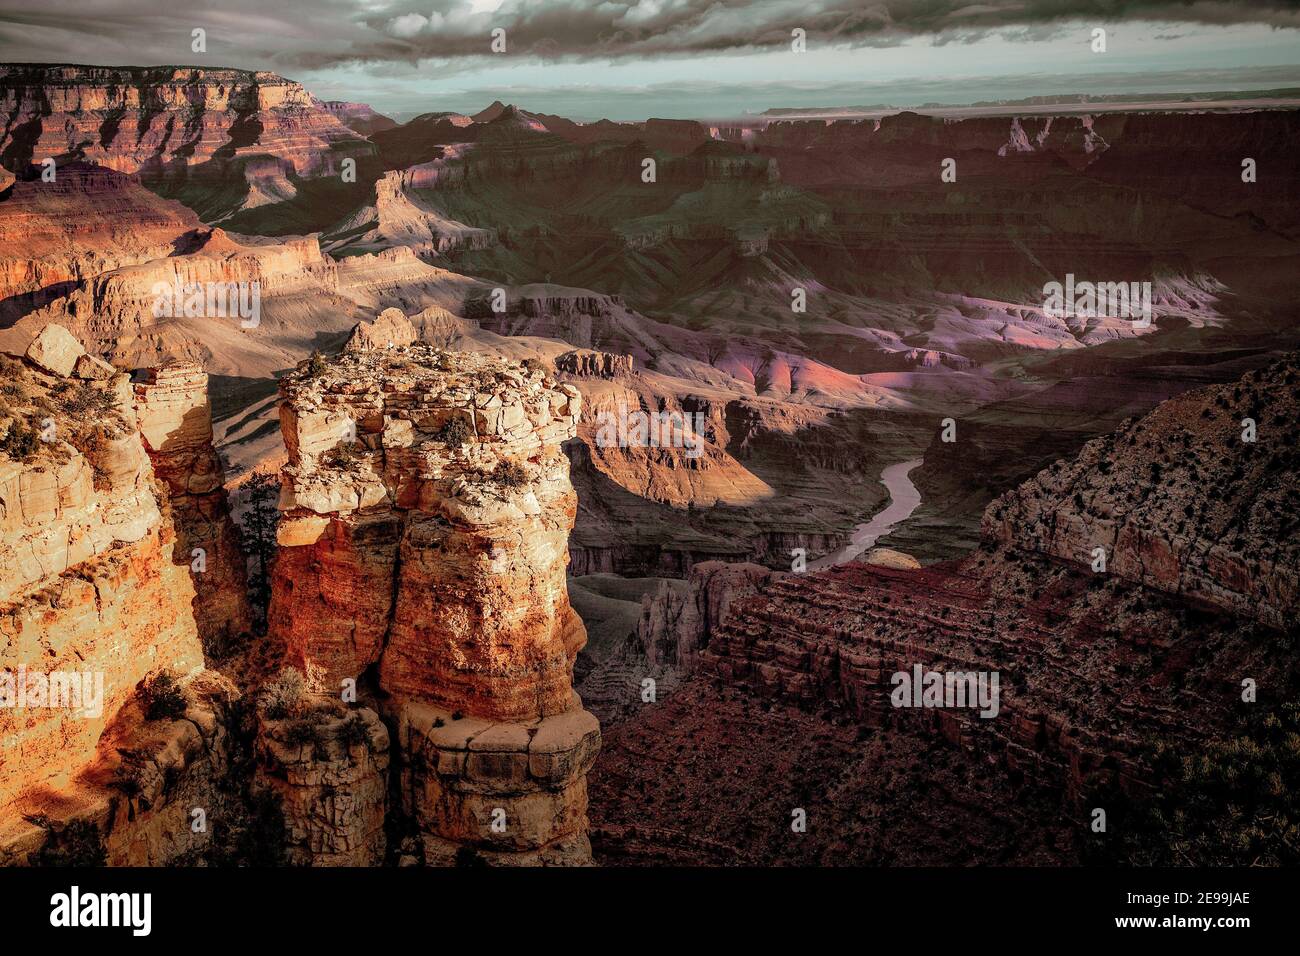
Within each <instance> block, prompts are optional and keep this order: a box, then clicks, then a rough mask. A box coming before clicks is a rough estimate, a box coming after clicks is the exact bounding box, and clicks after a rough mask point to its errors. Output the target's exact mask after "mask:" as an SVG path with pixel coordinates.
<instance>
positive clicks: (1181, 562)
mask: <svg viewBox="0 0 1300 956" xmlns="http://www.w3.org/2000/svg"><path fill="white" fill-rule="evenodd" d="M1298 385H1300V369H1298V367H1297V358H1296V356H1291V357H1289V358H1288V359H1287V360H1284V361H1282V362H1279V363H1277V364H1275V365H1273V366H1271V367H1269V368H1267V369H1263V370H1260V371H1256V372H1251V373H1248V374H1247V375H1246V376H1245V377H1244V378H1242V379H1241V380H1239V381H1238V382H1237V383H1235V384H1233V385H1229V386H1224V387H1218V388H1210V389H1202V390H1199V391H1196V392H1190V393H1188V394H1186V395H1184V396H1180V397H1178V398H1176V399H1173V400H1171V401H1168V402H1166V403H1164V404H1163V405H1161V406H1160V407H1158V408H1157V409H1156V410H1155V411H1154V412H1153V413H1152V414H1151V415H1149V416H1147V417H1146V418H1144V419H1142V420H1140V421H1138V422H1136V423H1131V424H1129V425H1126V426H1125V427H1124V428H1122V429H1120V430H1119V431H1118V432H1116V433H1115V434H1113V435H1111V436H1107V437H1105V438H1102V439H1097V440H1096V441H1094V442H1092V443H1090V445H1089V446H1088V447H1087V448H1085V450H1084V451H1083V453H1082V454H1081V455H1080V456H1079V458H1078V459H1076V460H1074V461H1062V462H1058V463H1057V464H1056V465H1055V466H1053V467H1051V468H1049V469H1047V470H1046V471H1044V472H1043V473H1042V474H1040V475H1039V476H1038V477H1037V478H1035V479H1032V480H1031V481H1029V482H1026V483H1025V484H1023V485H1021V486H1020V487H1019V488H1017V489H1015V490H1013V491H1011V492H1008V493H1006V494H1005V495H1003V496H1002V497H1001V498H1000V499H998V500H997V501H995V502H994V503H993V504H992V505H990V506H989V508H988V510H987V512H986V518H985V532H986V535H987V537H986V540H985V542H984V545H983V547H981V548H980V549H979V550H977V551H976V552H974V553H972V554H970V555H968V556H966V557H965V558H963V559H962V560H960V561H952V562H946V563H942V564H937V565H933V566H930V567H926V568H918V567H915V562H910V561H907V560H906V559H905V556H899V555H897V554H894V553H884V554H878V555H876V556H875V557H874V558H873V559H872V563H851V564H847V565H842V566H838V567H834V568H831V569H829V570H827V571H824V572H815V573H813V572H809V573H802V574H783V575H779V576H770V577H769V578H768V579H766V580H764V579H763V577H762V576H761V575H759V576H754V575H753V574H750V573H749V572H748V571H747V569H745V568H744V567H739V566H730V567H729V566H726V565H722V566H719V567H717V568H710V567H708V566H697V568H696V569H695V572H694V573H693V574H692V575H691V578H690V580H689V581H688V588H687V589H686V590H685V591H684V592H682V591H680V590H678V591H674V590H672V589H667V588H665V589H663V592H662V593H661V594H660V595H658V596H657V597H656V598H654V599H653V600H652V601H650V602H648V604H647V606H646V609H645V613H644V615H643V623H642V626H641V628H639V633H638V639H637V644H638V645H640V647H641V649H642V652H643V653H644V656H645V658H646V659H647V660H649V659H651V658H657V659H663V658H664V657H665V656H667V657H669V658H672V657H674V656H675V657H677V658H678V659H679V660H681V659H684V658H686V657H687V656H688V655H687V654H686V653H685V652H686V651H688V650H689V651H691V652H692V655H693V657H694V658H695V660H696V661H697V664H696V666H695V668H694V670H693V677H694V679H693V680H692V681H690V682H689V684H688V685H687V686H686V687H684V688H683V689H681V690H680V691H679V692H678V693H677V694H676V695H674V696H673V698H672V700H671V701H669V703H668V704H667V705H666V707H665V708H664V709H662V710H661V709H660V708H658V707H654V706H648V705H645V704H639V705H633V706H632V707H630V708H625V710H624V720H623V722H622V723H620V724H618V725H617V726H618V728H619V731H620V736H619V737H616V738H615V739H616V740H618V741H620V743H618V744H615V746H621V741H622V740H623V739H625V738H626V739H628V740H629V741H630V742H629V743H628V746H630V747H632V748H633V749H634V751H635V753H636V754H637V756H636V758H635V759H633V760H630V761H629V759H628V758H629V754H627V753H615V754H612V755H611V764H609V766H612V767H614V768H616V769H615V770H614V771H613V772H614V773H616V774H617V777H616V778H615V780H616V781H617V786H618V787H619V788H621V789H622V791H623V792H632V791H635V789H636V785H637V781H636V779H635V775H633V778H632V779H628V775H629V773H631V768H632V767H634V766H635V765H636V762H637V761H640V763H641V764H643V765H647V764H653V763H654V757H655V755H656V754H659V753H672V752H673V748H674V746H676V745H677V744H679V743H680V740H678V739H675V738H674V737H673V736H669V737H668V738H667V739H665V740H663V741H662V742H657V743H651V741H653V740H654V738H655V735H656V734H657V733H659V732H662V731H664V729H665V728H666V727H670V726H672V725H673V724H674V722H676V721H681V720H686V721H687V725H686V727H685V728H684V729H683V731H682V733H683V734H685V735H690V734H694V733H702V732H704V730H703V725H705V724H707V723H708V721H707V720H697V719H696V718H694V717H689V716H687V711H692V710H700V709H704V710H707V709H709V708H711V707H714V706H717V707H718V708H719V709H720V710H725V711H728V712H731V713H733V714H736V713H737V710H736V707H735V706H733V702H734V695H733V696H728V695H729V694H733V692H734V691H736V690H738V689H739V690H742V691H743V692H744V696H749V697H758V698H760V699H763V700H766V701H770V702H774V703H776V704H778V705H780V706H781V707H790V708H794V709H795V710H798V711H800V712H803V713H806V714H809V715H813V714H821V715H823V718H824V720H828V721H829V722H828V723H825V722H824V723H823V724H822V726H824V727H825V728H826V733H828V734H833V733H834V732H835V731H834V729H833V728H834V726H835V725H836V724H838V723H840V722H841V721H843V720H845V719H847V720H849V721H851V722H853V723H857V724H859V725H862V726H863V727H865V728H879V732H875V731H873V732H871V734H870V739H872V740H878V739H882V738H881V736H880V734H883V735H884V738H887V739H888V740H889V741H890V744H889V745H886V746H884V749H883V750H881V748H880V746H879V745H877V744H873V748H874V756H873V757H872V760H873V761H874V765H875V767H876V770H875V772H878V773H884V774H886V775H889V774H895V773H897V772H899V770H900V765H899V764H898V762H897V761H898V759H899V757H898V754H899V753H900V752H901V753H903V754H907V753H909V752H910V753H915V752H916V745H917V743H918V742H923V741H925V740H928V739H930V740H934V741H941V742H943V743H945V744H946V745H947V747H948V748H949V756H942V755H933V754H932V755H930V756H927V757H926V758H925V759H926V763H927V765H928V766H930V767H933V768H939V767H947V768H948V769H945V770H939V769H934V770H927V774H930V776H927V780H929V779H933V780H935V781H937V782H938V783H939V784H940V785H942V786H949V784H951V783H953V782H954V781H955V779H956V777H959V776H960V775H961V774H963V773H971V774H975V773H977V768H983V769H978V774H979V775H981V776H982V775H984V774H985V773H986V772H988V768H995V771H996V772H995V776H999V777H1002V778H1003V782H1002V783H1001V784H999V785H1000V786H1003V787H1006V788H1014V790H1015V791H1016V792H1017V793H1018V794H1026V793H1030V792H1032V793H1033V794H1034V796H1033V797H1032V799H1033V800H1035V801H1037V800H1039V799H1040V798H1041V799H1044V800H1048V803H1046V804H1043V805H1042V807H1041V813H1042V814H1047V815H1051V816H1059V818H1060V819H1061V821H1062V823H1063V825H1066V826H1067V827H1068V828H1069V829H1070V830H1071V832H1074V833H1076V834H1078V833H1079V832H1082V831H1081V830H1079V829H1075V828H1078V827H1081V826H1082V824H1081V823H1080V820H1081V819H1082V818H1083V816H1084V810H1085V809H1086V808H1087V807H1092V806H1096V805H1098V804H1097V803H1095V802H1086V801H1087V800H1088V799H1090V798H1095V796H1096V795H1098V794H1109V795H1110V796H1109V798H1108V799H1109V800H1115V799H1118V794H1121V793H1122V794H1125V795H1126V796H1127V797H1140V796H1141V795H1142V794H1144V793H1145V792H1147V790H1148V788H1149V787H1151V786H1152V785H1153V783H1154V782H1155V778H1154V776H1153V775H1154V773H1155V770H1154V769H1153V757H1152V755H1153V753H1155V752H1156V751H1155V748H1157V747H1158V746H1159V745H1166V746H1170V747H1173V748H1175V749H1174V752H1176V753H1187V752H1192V751H1194V750H1195V749H1196V748H1197V747H1199V746H1202V745H1203V744H1205V743H1206V742H1208V741H1211V740H1214V739H1216V738H1217V737H1218V736H1219V735H1221V734H1223V733H1224V732H1225V728H1230V727H1233V726H1234V725H1235V724H1234V721H1235V719H1236V715H1239V714H1240V709H1241V707H1242V700H1243V696H1242V687H1243V686H1244V685H1243V681H1244V680H1245V679H1246V678H1249V680H1250V681H1251V682H1252V684H1251V686H1254V685H1255V684H1258V686H1260V687H1267V688H1270V689H1271V690H1270V693H1272V694H1274V697H1273V700H1275V701H1279V700H1285V699H1286V694H1288V693H1289V692H1290V690H1289V689H1291V688H1293V687H1294V686H1295V679H1296V669H1295V661H1294V655H1293V654H1290V653H1289V652H1287V651H1286V648H1287V647H1289V640H1288V638H1287V637H1286V629H1287V628H1290V627H1291V624H1292V623H1293V621H1294V617H1295V607H1294V604H1293V603H1291V602H1293V600H1294V593H1295V592H1294V590H1293V583H1292V582H1294V581H1295V576H1296V573H1297V571H1298V570H1300V554H1298V553H1297V551H1296V542H1297V540H1298V539H1297V535H1296V530H1297V526H1296V519H1295V517H1294V515H1295V514H1296V504H1297V500H1298V496H1300V488H1298V487H1297V486H1296V483H1295V481H1294V475H1295V474H1296V472H1297V460H1296V450H1295V449H1296V445H1295V436H1296V435H1297V434H1300V417H1298V416H1297V409H1298V408H1300V405H1298V404H1297V394H1298V391H1297V388H1298ZM1243 417H1251V418H1254V419H1255V420H1256V422H1257V424H1258V432H1257V441H1256V442H1253V443H1252V442H1243V441H1241V440H1240V439H1241V435H1242V431H1241V428H1242V426H1241V425H1240V422H1241V419H1242V418H1243ZM1180 529H1181V530H1180ZM1094 544H1096V545H1097V546H1099V547H1103V548H1105V549H1106V550H1107V552H1108V557H1109V561H1108V563H1107V565H1106V567H1105V568H1104V569H1100V568H1097V569H1094V566H1093V565H1092V564H1091V563H1090V557H1091V556H1090V550H1089V549H1090V548H1091V547H1092V546H1093V545H1094ZM1080 549H1082V554H1083V557H1082V558H1080V556H1079V551H1080ZM1237 567H1241V568H1249V569H1250V573H1248V574H1235V573H1233V571H1232V569H1233V568H1237ZM724 569H727V570H729V573H727V574H724ZM737 584H739V588H737ZM729 594H730V595H734V596H732V597H731V598H730V600H728V601H727V602H726V610H725V614H724V613H720V610H721V609H720V608H718V609H716V610H715V606H717V605H719V604H721V600H720V599H722V598H725V597H726V596H727V595H729ZM706 611H707V613H706ZM702 625H705V626H702ZM918 666H919V667H922V668H923V669H925V670H927V671H929V670H935V671H940V672H954V671H957V672H962V673H967V674H985V675H991V674H996V675H999V676H1000V698H999V701H998V706H997V708H996V710H995V712H994V713H991V714H989V715H988V716H983V715H982V714H981V712H980V710H979V709H978V708H976V707H962V706H957V707H953V706H948V707H927V708H911V707H906V708H900V707H898V706H897V704H896V702H895V701H894V700H893V699H892V695H893V692H894V691H895V689H896V687H897V686H898V685H897V683H896V681H895V679H894V675H896V674H900V673H905V674H906V673H911V672H912V671H913V669H914V668H915V667H918ZM686 676H692V675H691V674H688V675H686ZM710 688H712V689H710ZM719 695H721V696H719ZM682 699H688V702H687V703H684V704H681V705H678V701H679V700H682ZM742 699H743V696H742ZM1259 706H1263V705H1262V704H1261V705H1259ZM683 708H685V710H683ZM738 716H742V717H743V722H744V723H750V722H752V720H751V718H750V712H749V708H748V707H745V708H743V715H738ZM784 719H785V718H781V719H777V720H775V726H768V727H767V728H766V730H761V729H760V730H758V731H756V732H759V733H762V732H772V733H781V732H782V731H781V730H780V726H779V725H780V724H781V722H782V720H784ZM801 719H802V718H801ZM867 733H868V732H867V731H865V730H864V731H863V734H860V735H859V737H858V740H859V741H861V740H862V739H863V735H864V734H867ZM923 746H924V745H923ZM764 747H765V742H764V741H763V740H761V739H757V738H748V737H747V738H744V739H743V740H741V741H740V742H738V744H737V749H739V750H742V751H744V752H745V753H746V754H754V755H756V756H758V757H759V759H766V758H765V757H764V756H763V755H764ZM646 748H649V749H648V751H647V749H646ZM661 748H662V749H661ZM953 754H955V755H956V756H953ZM647 757H649V759H647ZM911 759H915V758H911ZM963 767H964V768H965V769H962V768H963ZM711 772H712V771H711V764H710V763H709V762H708V761H705V765H704V766H701V767H697V768H696V769H695V770H694V771H693V773H695V774H696V775H697V778H696V779H695V780H694V781H693V783H692V784H691V786H692V787H694V788H695V789H697V790H698V792H699V793H700V794H704V793H706V792H708V791H709V789H710V788H709V787H708V785H707V782H708V779H709V776H708V775H709V774H710V773H711ZM839 772H841V773H842V772H843V771H842V767H841V769H840V771H839ZM701 774H702V775H703V776H699V775H701ZM953 774H955V775H956V776H953ZM613 783H614V781H604V782H603V783H602V784H601V786H602V787H605V788H607V787H609V786H610V785H611V784H613ZM610 796H611V792H610V791H609V790H607V789H606V790H604V791H603V797H602V799H603V800H604V801H605V805H604V807H603V808H602V813H604V812H606V811H607V810H608V806H609V804H608V801H609V799H610ZM842 798H843V799H847V800H850V801H852V800H853V799H856V798H855V797H853V796H852V795H849V794H843V795H842ZM1005 798H1006V793H1005V792H1004V793H1003V794H1002V799H1005ZM801 799H806V800H810V801H811V800H814V799H816V798H815V797H814V796H813V795H811V794H806V795H805V796H804V797H802V798H801ZM962 799H963V800H966V801H972V800H973V801H975V805H976V806H987V812H988V813H993V814H997V813H999V812H1000V811H999V810H997V809H996V804H997V800H998V797H997V794H995V793H980V792H977V791H967V792H966V795H965V796H964V797H962ZM1026 799H1029V798H1028V797H1026ZM1103 805H1105V804H1103ZM819 807H820V809H819V811H817V812H819V813H822V814H828V813H829V814H832V815H838V814H840V813H847V814H848V816H849V818H854V815H855V814H858V815H860V814H862V813H864V812H870V811H869V809H868V808H864V807H862V806H855V805H854V804H853V803H852V802H850V803H849V804H848V805H845V806H841V807H839V808H838V809H836V810H834V811H832V810H831V809H830V808H829V807H828V806H826V805H825V804H822V803H819ZM643 809H645V810H646V812H647V813H649V814H650V815H649V817H648V818H645V819H641V820H639V821H638V823H640V824H641V825H642V826H643V827H644V828H645V829H644V830H643V831H642V833H643V836H642V837H639V838H638V839H639V840H644V839H645V836H644V834H645V833H646V832H652V831H653V828H654V827H655V826H656V824H657V820H656V818H655V817H654V812H656V811H652V810H650V808H649V807H646V808H643ZM663 812H667V813H672V814H674V815H675V816H674V819H680V814H681V813H683V812H685V811H684V810H683V809H682V808H680V807H677V808H675V809H668V810H665V811H663ZM809 812H810V813H812V812H813V811H811V810H810V811H809ZM926 812H929V811H926ZM622 815H623V812H622V811H620V812H619V816H622ZM598 823H599V821H598ZM1034 826H1035V827H1037V828H1038V832H1040V833H1041V832H1044V830H1045V829H1050V825H1046V826H1045V824H1044V823H1043V819H1041V818H1038V817H1035V818H1034ZM732 829H733V830H734V829H736V828H732ZM1011 829H1014V826H1012V827H1011ZM619 832H620V834H622V835H620V836H619V840H620V841H624V839H625V837H626V834H625V833H623V831H621V830H620V831H619ZM875 839H880V837H879V836H878V835H877V836H876V837H875ZM1071 839H1077V837H1075V838H1071ZM866 842H868V843H870V842H871V841H870V840H868V841H866ZM640 852H644V850H643V851H640ZM986 852H992V851H991V850H987V848H986Z"/></svg>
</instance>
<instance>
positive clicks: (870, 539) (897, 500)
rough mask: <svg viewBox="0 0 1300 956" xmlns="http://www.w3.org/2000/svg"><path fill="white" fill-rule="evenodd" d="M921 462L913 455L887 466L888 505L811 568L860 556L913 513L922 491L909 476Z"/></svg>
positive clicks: (884, 476) (883, 474)
mask: <svg viewBox="0 0 1300 956" xmlns="http://www.w3.org/2000/svg"><path fill="white" fill-rule="evenodd" d="M919 464H921V459H920V458H913V459H911V460H909V461H896V462H894V463H893V464H892V465H886V466H885V470H884V471H882V472H881V473H880V483H881V484H882V485H884V486H885V489H886V490H887V491H888V492H889V504H887V505H885V507H884V508H883V509H881V510H880V511H878V512H876V513H875V514H874V515H872V517H871V520H870V521H867V522H864V523H863V524H860V525H858V526H857V528H855V529H854V531H853V534H852V536H851V537H850V538H849V543H848V544H846V545H845V546H844V547H842V548H840V549H839V550H838V551H832V552H831V553H830V554H828V555H826V556H825V557H824V558H818V559H817V560H816V561H811V562H809V564H808V570H810V571H817V570H820V569H822V568H829V567H830V566H831V565H833V564H843V563H844V562H845V561H852V560H853V559H854V558H857V557H860V556H861V555H862V554H863V553H865V552H866V551H868V550H869V549H870V548H871V546H872V545H873V544H875V543H876V542H877V541H878V540H879V539H881V538H883V537H884V536H885V535H887V534H889V532H891V531H893V530H894V526H895V525H896V524H898V523H899V522H900V521H903V520H904V519H906V518H907V517H908V516H909V515H911V513H912V512H913V511H915V510H916V507H917V505H919V504H920V503H921V493H920V492H919V491H917V490H916V485H914V484H912V480H911V479H910V478H909V477H908V475H909V474H910V473H911V471H912V469H913V468H915V467H916V466H917V465H919Z"/></svg>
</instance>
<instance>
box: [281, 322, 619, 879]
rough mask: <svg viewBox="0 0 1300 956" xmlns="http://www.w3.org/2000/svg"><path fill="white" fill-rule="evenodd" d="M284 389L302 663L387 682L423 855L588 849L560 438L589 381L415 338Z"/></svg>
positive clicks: (354, 356)
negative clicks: (558, 377)
mask: <svg viewBox="0 0 1300 956" xmlns="http://www.w3.org/2000/svg"><path fill="white" fill-rule="evenodd" d="M281 393H282V395H283V398H284V402H283V404H282V406H281V425H282V429H283V433H284V438H285V446H286V448H287V450H288V454H289V461H288V464H287V466H286V467H285V469H284V471H283V489H282V495H281V501H280V508H281V523H280V528H279V532H278V537H279V543H280V549H279V556H278V558H277V562H276V569H275V575H274V581H273V589H272V590H273V593H272V601H271V610H270V628H271V633H272V635H273V636H274V637H277V638H280V639H283V640H284V642H285V647H286V651H287V658H288V662H289V663H291V664H293V665H295V666H297V667H299V668H300V669H302V671H303V672H304V673H305V674H306V675H307V678H308V681H309V682H310V683H311V684H312V685H313V686H314V687H315V688H317V689H319V690H336V689H337V688H338V687H339V686H340V685H341V684H342V683H343V682H345V681H347V680H349V679H361V678H363V677H367V676H373V677H374V679H375V680H376V681H377V685H378V688H379V690H380V691H381V692H382V693H383V694H384V695H386V697H385V702H384V709H385V712H386V715H387V717H388V718H389V719H390V720H391V721H393V722H395V723H396V724H397V726H398V727H399V734H398V739H397V741H396V745H395V750H396V756H397V758H398V760H399V762H400V764H401V772H402V774H403V786H402V788H401V790H402V794H403V800H404V801H405V806H404V807H403V812H405V813H406V814H408V815H409V816H410V817H412V818H413V819H414V820H415V822H416V823H417V826H418V830H419V832H420V834H421V838H422V840H423V846H424V853H425V857H426V861H428V862H433V863H438V862H451V861H452V860H454V859H455V858H456V855H457V853H458V852H474V853H478V854H480V855H482V856H484V857H485V858H488V859H490V860H492V861H494V862H501V863H513V864H550V863H582V862H587V861H588V860H589V858H590V849H589V846H588V844H587V842H586V836H585V831H586V812H585V808H586V788H585V773H586V768H587V767H588V766H589V765H590V763H591V761H592V760H593V759H594V757H595V754H596V750H597V748H598V746H599V729H598V727H597V725H596V721H595V719H594V718H592V717H591V716H590V715H589V714H587V713H586V712H585V711H584V710H583V709H582V706H581V702H580V701H579V700H578V699H577V698H576V696H575V695H574V694H573V692H572V689H571V680H572V667H573V660H574V657H575V656H576V654H577V652H578V650H579V649H580V648H581V647H582V645H583V644H584V643H585V642H586V632H585V630H584V628H583V626H582V622H581V621H580V619H579V618H578V617H577V615H576V614H575V613H574V611H573V609H572V608H571V607H570V605H569V599H568V592H567V587H566V584H565V577H564V575H565V567H566V564H567V561H568V535H569V531H570V530H571V529H572V527H573V521H574V517H575V513H576V508H577V500H576V496H575V494H574V491H573V487H572V485H571V484H570V482H569V466H568V459H567V458H566V457H565V456H564V454H563V452H562V451H561V449H560V445H561V443H562V442H563V441H565V440H566V439H569V438H572V437H573V436H574V435H575V434H576V429H577V419H578V416H579V413H580V406H581V399H580V396H579V394H578V391H577V390H576V389H575V388H573V387H572V386H569V385H563V384H557V383H556V382H555V381H554V380H553V379H551V378H550V377H549V376H547V375H546V374H544V373H543V372H542V371H540V370H538V369H534V368H528V367H523V366H520V365H518V364H515V363H511V362H504V361H500V360H495V359H489V358H486V357H484V356H480V355H477V354H474V353H458V354H455V355H450V354H447V353H443V352H440V351H438V350H436V349H434V348H432V347H430V346H428V345H423V344H415V345H410V346H404V347H392V348H388V347H384V348H382V349H364V348H361V349H359V350H354V351H349V352H346V353H344V354H343V355H342V356H340V357H339V358H337V359H335V360H331V361H329V362H325V363H321V365H319V366H318V367H316V368H314V369H313V367H312V363H306V364H305V365H304V366H303V367H302V368H301V369H300V370H299V371H298V372H297V373H296V374H294V375H291V376H289V377H288V378H286V379H285V381H284V382H283V384H282V386H281ZM557 721H558V723H557ZM498 811H500V812H498Z"/></svg>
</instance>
